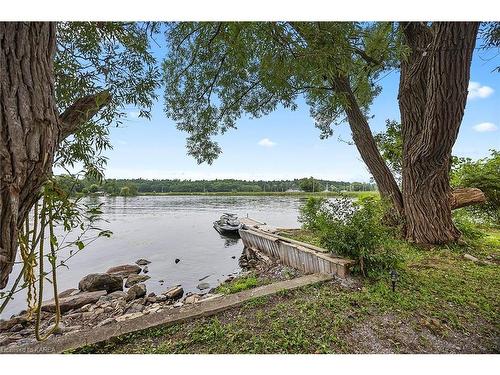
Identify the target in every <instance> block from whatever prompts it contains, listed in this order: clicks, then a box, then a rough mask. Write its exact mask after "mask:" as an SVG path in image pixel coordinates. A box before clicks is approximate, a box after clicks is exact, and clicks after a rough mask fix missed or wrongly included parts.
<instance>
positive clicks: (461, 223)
mask: <svg viewBox="0 0 500 375" xmlns="http://www.w3.org/2000/svg"><path fill="white" fill-rule="evenodd" d="M453 222H454V223H455V226H456V227H457V228H458V230H459V231H460V232H461V233H462V237H463V238H464V239H466V240H477V239H479V238H482V237H484V235H485V234H484V233H483V232H482V231H481V230H479V229H478V225H477V224H478V223H477V222H476V221H474V219H473V216H472V215H471V213H470V211H468V210H466V209H464V208H461V209H459V210H454V211H453Z"/></svg>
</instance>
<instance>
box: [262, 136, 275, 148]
mask: <svg viewBox="0 0 500 375" xmlns="http://www.w3.org/2000/svg"><path fill="white" fill-rule="evenodd" d="M258 145H259V146H262V147H274V146H276V142H273V141H271V140H270V139H269V138H263V139H261V140H260V141H259V143H258Z"/></svg>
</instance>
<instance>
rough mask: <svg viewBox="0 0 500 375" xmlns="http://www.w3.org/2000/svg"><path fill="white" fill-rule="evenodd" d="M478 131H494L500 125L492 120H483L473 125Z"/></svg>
mask: <svg viewBox="0 0 500 375" xmlns="http://www.w3.org/2000/svg"><path fill="white" fill-rule="evenodd" d="M472 129H474V130H475V131H477V132H480V133H483V132H494V131H495V130H497V129H498V126H496V125H495V124H494V123H492V122H482V123H480V124H477V125H474V126H473V127H472Z"/></svg>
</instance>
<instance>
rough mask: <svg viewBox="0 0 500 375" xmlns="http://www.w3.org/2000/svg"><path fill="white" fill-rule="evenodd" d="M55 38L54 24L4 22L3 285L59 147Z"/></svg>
mask: <svg viewBox="0 0 500 375" xmlns="http://www.w3.org/2000/svg"><path fill="white" fill-rule="evenodd" d="M55 37H56V35H55V24H53V23H22V22H19V23H0V79H1V85H0V106H1V112H0V142H1V143H0V152H1V153H0V170H1V178H0V228H1V231H0V289H2V288H4V287H5V286H6V284H7V281H8V275H9V274H10V272H11V270H12V266H13V262H14V260H15V256H16V251H17V228H18V227H19V226H20V225H21V223H22V221H23V220H24V218H25V217H26V215H27V214H28V212H29V210H30V209H31V207H32V206H33V204H34V202H35V201H36V200H37V197H38V194H39V191H40V188H41V186H42V184H43V182H44V181H45V180H46V178H47V175H48V174H49V173H50V172H51V167H52V162H53V157H54V153H55V150H56V148H57V141H58V134H59V121H58V115H57V109H56V104H55V98H54V74H53V57H54V53H55V45H56V44H55Z"/></svg>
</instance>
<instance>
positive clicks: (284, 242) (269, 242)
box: [239, 218, 355, 277]
mask: <svg viewBox="0 0 500 375" xmlns="http://www.w3.org/2000/svg"><path fill="white" fill-rule="evenodd" d="M240 222H242V223H243V224H244V226H243V228H242V229H240V230H239V234H240V237H241V239H242V240H243V244H244V245H245V246H246V247H249V248H251V249H252V250H257V251H261V252H263V253H264V254H266V255H268V256H271V257H273V258H275V259H278V260H279V261H280V262H281V263H283V264H285V265H287V266H290V267H294V268H296V269H298V270H300V271H302V272H304V273H306V274H311V273H320V274H325V275H330V276H332V275H337V276H339V277H347V276H348V275H349V270H350V268H351V266H352V265H353V264H354V263H355V262H354V261H353V260H350V259H345V258H341V257H337V256H334V255H332V254H330V253H329V252H328V251H327V250H326V249H323V248H320V247H317V246H313V245H310V244H307V243H305V242H300V241H296V240H293V239H290V238H286V237H282V236H280V235H278V234H276V228H273V227H270V226H268V225H267V224H265V223H261V222H258V221H257V220H253V219H250V218H245V219H244V220H242V219H240ZM247 223H249V224H250V225H247Z"/></svg>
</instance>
